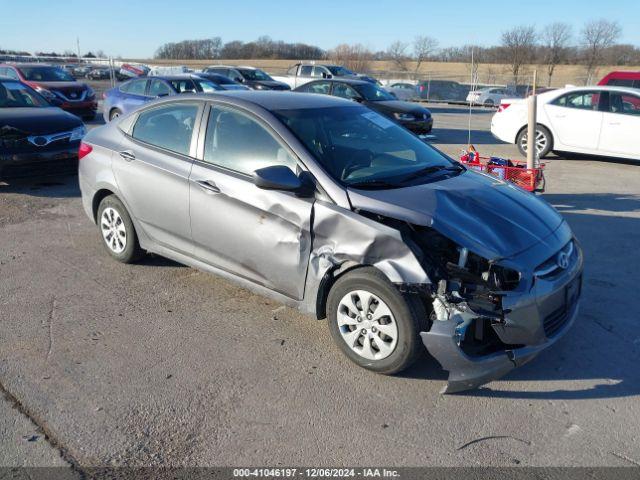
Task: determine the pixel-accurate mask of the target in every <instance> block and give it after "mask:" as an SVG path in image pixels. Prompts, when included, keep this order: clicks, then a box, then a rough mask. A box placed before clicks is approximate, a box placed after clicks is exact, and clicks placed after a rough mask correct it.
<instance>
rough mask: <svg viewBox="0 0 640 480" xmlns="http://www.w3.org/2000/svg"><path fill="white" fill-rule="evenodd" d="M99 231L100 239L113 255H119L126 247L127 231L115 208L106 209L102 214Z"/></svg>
mask: <svg viewBox="0 0 640 480" xmlns="http://www.w3.org/2000/svg"><path fill="white" fill-rule="evenodd" d="M100 231H101V232H102V238H104V241H105V243H106V244H107V246H108V247H109V249H110V250H111V251H112V252H113V253H116V254H121V253H122V252H123V251H124V249H125V248H126V247H127V229H126V227H125V225H124V221H123V220H122V217H121V216H120V214H119V213H118V211H117V210H116V209H115V208H112V207H107V208H105V209H104V211H103V212H102V217H101V218H100Z"/></svg>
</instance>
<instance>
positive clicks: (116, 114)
mask: <svg viewBox="0 0 640 480" xmlns="http://www.w3.org/2000/svg"><path fill="white" fill-rule="evenodd" d="M121 115H122V112H121V111H120V110H119V109H117V108H114V109H113V110H111V112H109V121H111V120H115V119H116V118H118V117H119V116H121Z"/></svg>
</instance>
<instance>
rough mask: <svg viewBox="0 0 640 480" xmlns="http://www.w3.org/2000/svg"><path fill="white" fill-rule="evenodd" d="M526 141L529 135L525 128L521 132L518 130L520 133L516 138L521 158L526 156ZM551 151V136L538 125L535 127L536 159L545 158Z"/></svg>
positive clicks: (544, 128) (545, 129)
mask: <svg viewBox="0 0 640 480" xmlns="http://www.w3.org/2000/svg"><path fill="white" fill-rule="evenodd" d="M528 139H529V135H528V132H527V127H524V128H523V129H522V130H520V133H518V137H517V138H516V144H517V145H518V150H520V154H522V155H523V156H526V155H527V150H528ZM552 149H553V137H552V136H551V132H549V130H548V129H547V128H546V127H543V126H542V125H538V126H537V127H536V151H537V153H538V158H544V157H546V156H547V155H548V154H549V152H550V151H551V150H552Z"/></svg>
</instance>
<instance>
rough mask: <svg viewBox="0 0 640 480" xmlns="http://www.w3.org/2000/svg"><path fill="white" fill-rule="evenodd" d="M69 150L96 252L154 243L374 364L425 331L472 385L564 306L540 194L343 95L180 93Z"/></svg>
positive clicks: (564, 311)
mask: <svg viewBox="0 0 640 480" xmlns="http://www.w3.org/2000/svg"><path fill="white" fill-rule="evenodd" d="M80 158H81V159H80V162H79V165H80V167H79V178H80V187H81V190H82V201H83V205H84V208H85V210H86V213H87V215H88V216H89V218H90V219H91V220H92V221H93V222H95V223H96V224H97V227H98V230H99V232H100V238H101V241H102V243H103V244H104V247H105V249H106V251H107V252H108V253H109V254H110V255H111V256H112V257H113V258H114V259H116V260H119V261H121V262H127V263H129V262H135V261H138V260H140V259H141V258H142V257H143V256H144V254H145V253H146V252H154V253H156V254H159V255H162V256H165V257H168V258H171V259H173V260H175V261H177V262H181V263H184V264H186V265H190V266H192V267H194V268H198V269H201V270H204V271H207V272H211V273H214V274H217V275H221V276H223V277H226V278H228V279H231V280H234V281H236V282H238V283H240V284H241V285H243V286H245V287H247V288H249V289H251V290H254V291H256V292H259V293H261V294H264V295H267V296H270V297H272V298H275V299H277V300H279V301H282V302H283V303H285V304H287V305H290V306H293V307H296V308H299V309H300V310H302V311H303V312H307V313H309V314H311V315H313V316H314V317H316V318H318V319H321V318H325V317H326V318H328V325H329V330H330V332H331V335H332V336H333V338H334V340H335V341H336V342H337V345H338V346H339V348H340V349H341V350H342V351H343V352H344V354H345V355H346V356H347V357H349V358H350V359H351V360H352V361H353V362H355V363H356V364H358V365H360V366H361V367H364V368H367V369H370V370H373V371H375V372H379V373H383V374H393V373H396V372H400V371H401V370H403V369H405V368H407V367H408V366H409V365H411V364H412V363H413V362H414V361H415V360H416V359H418V358H419V357H420V353H421V351H422V350H423V347H426V349H427V350H428V351H429V352H430V353H431V354H432V355H433V357H435V358H436V360H438V362H440V364H441V365H442V366H443V368H445V369H446V370H448V371H449V384H448V388H447V391H448V392H456V391H460V390H465V389H469V388H474V387H477V386H478V385H481V384H482V383H485V382H488V381H490V380H492V379H494V378H497V377H499V376H501V375H504V374H505V373H507V372H508V371H510V370H511V369H513V368H514V367H516V366H518V365H521V364H523V363H525V362H527V361H529V360H530V359H532V358H533V357H534V356H536V355H537V354H538V353H539V352H540V351H541V350H543V349H544V348H546V347H548V346H549V345H551V344H552V343H554V342H555V341H556V340H557V339H558V338H560V337H561V336H562V335H563V334H564V333H566V332H567V331H568V330H569V327H570V325H571V324H572V322H573V320H574V319H575V317H576V315H577V308H578V299H579V296H580V286H581V273H582V253H581V250H580V247H579V245H578V242H577V241H576V240H575V239H574V237H573V234H572V232H571V230H570V229H569V227H568V225H567V223H566V222H565V221H564V220H563V219H562V217H561V216H560V215H559V214H558V213H557V212H556V211H555V210H554V209H553V208H551V207H550V206H549V205H548V204H546V203H545V202H544V201H543V200H540V199H538V198H536V197H535V196H533V195H531V194H529V193H526V192H524V191H523V190H520V189H518V188H517V187H514V186H512V185H510V184H507V183H504V182H502V181H500V180H497V179H494V178H490V177H487V176H485V175H482V174H479V173H477V172H474V171H471V170H467V169H466V168H465V167H463V166H461V165H460V164H458V163H457V162H455V161H453V160H451V159H449V158H447V157H446V156H445V155H443V154H442V153H440V152H439V151H437V150H435V149H434V148H432V147H430V146H429V145H427V144H426V143H424V142H422V141H421V140H420V139H419V138H418V137H416V136H414V135H413V134H411V133H410V132H408V131H407V130H405V129H404V128H402V127H400V126H398V125H397V124H396V123H395V122H393V121H391V120H389V119H387V118H386V117H384V116H382V115H380V114H378V113H376V112H374V111H372V110H369V109H367V108H366V107H364V106H362V105H360V104H357V103H354V102H349V101H347V100H343V99H339V98H333V97H330V96H325V95H311V94H300V93H286V92H275V93H273V92H254V91H246V92H227V93H224V94H212V95H206V96H204V95H203V96H197V95H182V96H180V97H179V98H178V97H173V98H168V99H165V100H159V101H156V102H153V103H151V104H148V105H146V106H144V107H143V108H141V109H140V110H138V111H136V112H134V113H132V114H129V115H127V116H124V117H120V118H119V119H118V120H116V121H114V122H111V123H110V124H108V125H105V126H103V127H100V128H97V129H95V130H93V131H91V132H90V133H89V134H88V135H87V136H86V137H85V139H84V142H83V144H82V145H81V147H80ZM256 322H258V323H259V320H256ZM309 341H312V340H311V339H310V340H309ZM425 361H426V360H425Z"/></svg>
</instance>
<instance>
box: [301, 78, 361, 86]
mask: <svg viewBox="0 0 640 480" xmlns="http://www.w3.org/2000/svg"><path fill="white" fill-rule="evenodd" d="M319 82H331V83H347V84H349V85H372V83H371V82H367V81H366V80H358V79H355V78H342V77H340V78H325V79H318V80H313V81H312V82H308V83H304V84H303V85H309V84H311V83H319Z"/></svg>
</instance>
